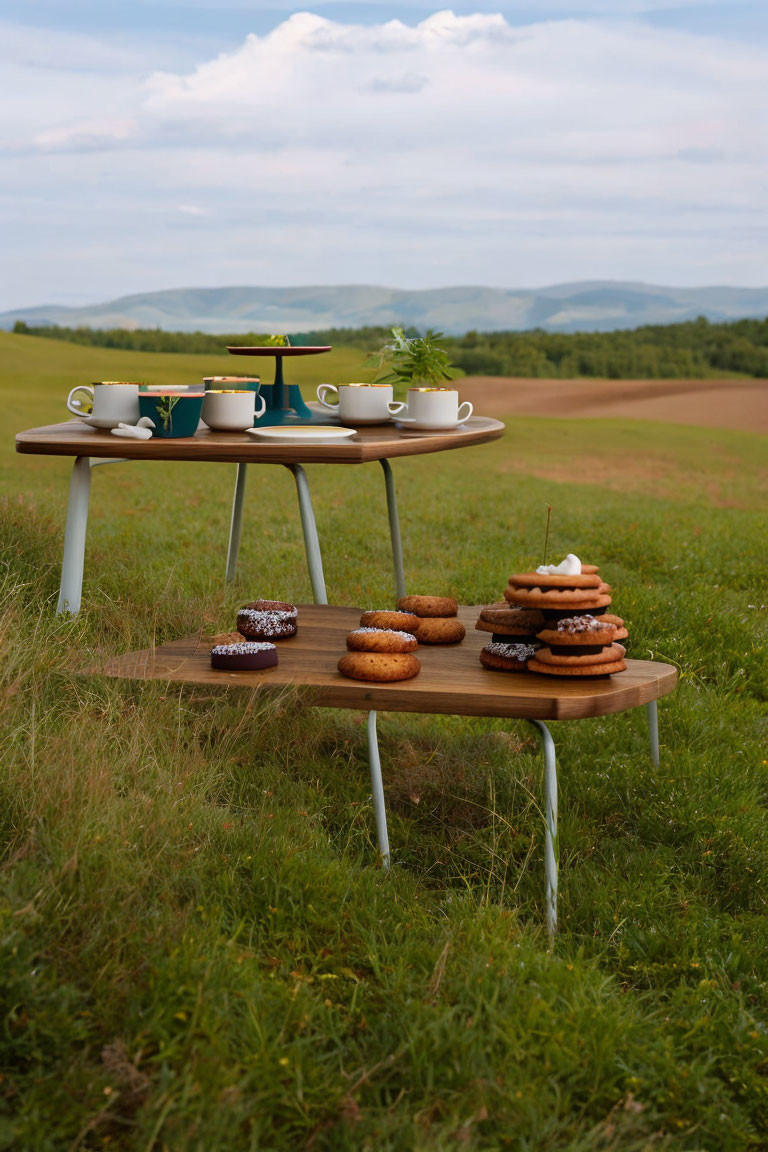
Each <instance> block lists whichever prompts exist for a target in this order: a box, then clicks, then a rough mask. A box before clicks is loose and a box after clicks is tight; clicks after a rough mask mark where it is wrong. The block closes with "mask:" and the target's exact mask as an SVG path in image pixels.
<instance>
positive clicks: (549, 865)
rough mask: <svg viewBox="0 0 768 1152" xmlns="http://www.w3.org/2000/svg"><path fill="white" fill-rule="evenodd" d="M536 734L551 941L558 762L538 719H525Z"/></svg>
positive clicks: (554, 916) (554, 914)
mask: <svg viewBox="0 0 768 1152" xmlns="http://www.w3.org/2000/svg"><path fill="white" fill-rule="evenodd" d="M527 723H528V724H533V726H534V727H535V728H537V729H538V732H539V742H540V744H541V750H542V752H543V753H544V803H545V808H546V818H545V824H544V868H545V870H546V874H547V931H548V932H549V935H550V938H553V937H554V935H555V932H556V931H557V865H558V861H559V856H560V854H559V850H558V842H557V760H556V758H555V742H554V740H553V739H552V734H551V733H550V731H549V729H548V728H547V726H546V724H544V723H543V722H542V721H541V720H528V721H527Z"/></svg>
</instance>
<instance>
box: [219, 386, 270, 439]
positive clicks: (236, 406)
mask: <svg viewBox="0 0 768 1152" xmlns="http://www.w3.org/2000/svg"><path fill="white" fill-rule="evenodd" d="M257 403H258V404H259V405H261V407H260V408H259V410H258V412H257V411H256V404H257ZM266 409H267V405H266V401H265V400H264V397H263V396H259V395H258V393H256V392H253V391H251V389H249V388H244V389H231V388H222V389H217V388H209V389H208V391H207V392H206V393H205V395H204V396H203V422H204V423H205V424H207V425H208V427H209V428H212V429H213V430H214V431H215V432H244V431H245V429H246V428H253V425H254V422H255V421H256V420H258V418H259V416H263V415H264V413H265V411H266Z"/></svg>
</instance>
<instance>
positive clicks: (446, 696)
mask: <svg viewBox="0 0 768 1152" xmlns="http://www.w3.org/2000/svg"><path fill="white" fill-rule="evenodd" d="M476 612H477V609H476V608H475V607H467V606H464V607H462V608H461V609H460V615H461V616H462V618H463V619H464V622H465V623H466V622H467V620H468V619H470V618H471V616H472V614H476ZM302 616H305V617H306V616H309V617H310V618H311V617H314V620H312V622H311V623H308V624H307V625H306V626H305V632H304V635H303V636H302V628H301V623H300V626H299V627H300V633H299V636H300V638H301V639H302V640H303V644H302V647H301V648H300V649H297V648H294V649H293V653H294V655H295V654H296V652H297V651H300V652H301V654H302V657H303V661H304V663H305V666H306V667H307V668H309V669H313V666H314V670H313V671H312V672H311V673H310V674H308V679H307V680H304V681H302V680H301V679H297V678H293V675H292V673H291V671H290V669H284V668H283V667H282V666H281V665H279V664H278V666H277V667H276V668H272V669H268V670H266V671H264V672H250V673H249V672H238V673H226V672H220V671H215V670H213V669H211V668H210V665H209V664H208V662H207V649H208V648H209V647H210V645H211V644H212V643H213V642H214V640H215V639H216V637H205V636H202V635H201V634H193V635H191V636H186V637H183V638H181V639H179V640H175V641H170V642H169V643H167V644H164V645H161V646H160V647H158V648H147V649H144V650H142V651H138V652H129V653H126V654H125V655H123V656H117V657H113V658H111V659H109V660H107V661H106V663H104V664H101V665H99V666H95V667H94V666H91V667H89V668H87V669H84V670H83V671H84V672H86V673H87V674H102V675H106V676H109V677H111V678H117V679H131V680H144V681H150V680H157V681H173V682H175V683H188V684H197V685H205V686H206V687H215V688H237V689H247V690H250V691H253V690H256V691H257V692H259V693H264V694H267V695H274V694H280V693H285V692H290V691H296V692H298V693H299V694H300V695H301V697H302V699H303V700H304V701H305V702H306V703H307V704H309V705H312V706H317V707H325V708H343V709H356V710H360V711H381V712H412V713H429V714H438V715H455V716H478V717H480V716H486V717H496V718H501V719H504V718H506V719H519V720H523V719H535V720H577V719H590V718H593V717H598V716H607V715H613V714H616V713H619V712H624V711H628V710H629V709H631V708H636V707H640V706H642V705H645V704H648V703H650V702H651V701H652V700H657V699H659V698H660V697H662V696H665V695H667V694H668V693H670V692H672V690H673V689H674V687H675V685H676V683H677V669H675V668H674V667H673V666H672V665H669V664H663V663H658V662H654V661H642V660H628V661H627V671H626V672H620V673H617V674H616V675H614V676H613V677H611V679H610V681H609V682H606V681H604V680H601V681H591V682H589V684H587V683H586V682H584V681H582V682H581V683H577V682H574V680H572V679H569V680H558V679H557V678H554V677H552V678H548V677H545V676H541V675H538V674H536V673H502V672H491V671H488V670H486V669H481V667H480V664H479V661H478V662H477V665H475V663H474V661H475V660H476V658H477V652H478V651H479V646H481V642H484V637H482V636H480V635H477V634H476V635H475V636H473V637H471V639H470V635H468V637H467V640H465V641H464V643H463V644H462V645H461V646H458V645H457V646H450V648H449V649H443V650H442V651H446V652H448V651H450V652H453V653H458V652H461V654H462V657H463V654H464V653H465V652H466V654H467V661H468V662H467V664H466V669H467V670H471V675H473V676H474V674H475V673H478V674H479V676H480V678H481V679H479V680H478V682H477V683H478V686H477V687H475V686H472V687H470V688H467V687H466V685H465V686H462V685H461V683H460V676H461V672H462V669H461V667H459V668H457V669H455V670H454V671H456V672H457V673H458V675H457V680H456V682H455V685H456V686H455V687H452V685H451V682H450V679H449V677H450V673H451V669H450V668H447V669H446V673H445V674H446V681H445V682H444V683H440V684H434V685H433V684H430V683H429V682H428V681H427V677H433V676H434V674H435V668H434V665H435V663H436V662H437V661H438V660H439V658H440V651H441V650H440V649H439V648H438V647H436V646H431V647H430V648H429V649H423V648H422V649H421V650H420V652H421V653H422V660H423V661H424V660H429V662H430V664H431V665H432V667H431V668H426V667H425V669H424V670H423V672H422V673H420V675H424V676H425V681H423V682H422V683H425V682H426V684H427V686H426V687H421V686H420V685H419V680H418V677H417V678H415V679H414V680H404V681H397V682H394V683H373V682H364V681H359V680H350V679H348V678H347V677H344V676H342V675H341V674H340V673H339V672H338V671H337V670H336V668H335V662H336V660H337V659H338V657H339V656H340V655H342V653H343V652H344V651H345V647H344V639H345V635H346V632H347V631H348V630H349V628H350V626H354V625H350V620H351V619H354V617H355V616H356V617H357V618H359V610H358V609H352V608H347V607H338V606H328V605H325V606H320V605H304V606H299V619H300V622H301V618H302ZM285 643H286V645H291V644H292V643H293V642H292V641H286V642H285ZM305 645H306V647H305ZM465 646H466V647H465ZM468 649H469V651H467V650H468ZM279 650H280V642H278V652H279ZM290 650H291V649H290V648H286V653H287V652H289V651H290ZM449 659H451V660H453V661H455V660H456V656H455V655H453V656H451V657H449ZM191 661H193V662H194V663H191ZM463 664H464V662H463V659H462V660H461V665H463ZM318 669H319V672H318ZM318 674H319V676H321V677H322V682H321V683H318V682H317V680H316V679H315V682H312V681H313V678H315V677H316V676H317V675H318ZM439 675H442V670H441V671H440V673H439ZM523 677H525V680H523ZM486 683H487V687H486ZM606 683H610V690H606V688H605V685H606ZM593 684H594V685H595V691H594V692H593V693H590V692H589V688H590V687H592V685H593ZM524 685H525V687H526V688H527V689H529V690H531V689H535V691H531V692H530V694H527V693H522V694H516V692H515V689H516V686H517V687H519V688H521V689H522V688H523V686H524ZM559 689H560V691H559Z"/></svg>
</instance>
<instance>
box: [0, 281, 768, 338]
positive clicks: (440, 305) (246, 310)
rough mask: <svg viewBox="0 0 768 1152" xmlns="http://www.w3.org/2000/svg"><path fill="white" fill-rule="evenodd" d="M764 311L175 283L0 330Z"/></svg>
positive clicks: (1, 324)
mask: <svg viewBox="0 0 768 1152" xmlns="http://www.w3.org/2000/svg"><path fill="white" fill-rule="evenodd" d="M766 315H768V288H728V287H712V288H663V287H658V286H654V285H650V284H636V283H622V282H619V281H580V282H578V283H574V284H557V285H554V286H552V287H549V288H537V289H505V288H483V287H472V286H468V287H455V288H436V289H427V290H423V291H402V290H399V289H395V288H383V287H376V286H372V285H341V286H337V287H299V288H269V287H232V288H178V289H169V290H167V291H163V292H147V293H142V294H139V295H135V296H123V297H121V298H120V299H117V300H111V301H107V302H105V303H102V304H93V305H89V306H86V307H80V308H67V307H63V306H61V305H56V304H51V305H42V306H37V307H29V308H16V309H13V310H12V311H10V312H5V313H1V314H0V328H6V329H10V328H12V327H13V325H14V323H15V322H16V321H17V320H24V321H26V322H27V323H29V324H46V323H49V324H60V325H64V326H67V327H76V326H79V325H86V326H88V327H93V328H163V329H169V330H172V331H183V332H191V331H202V332H247V331H267V332H280V331H289V332H297V331H306V330H309V329H317V328H332V327H345V328H357V327H362V326H365V325H390V324H396V323H404V324H410V325H415V326H416V327H418V328H420V329H425V328H438V329H440V330H442V331H444V332H451V333H463V332H467V331H469V330H471V329H480V330H482V331H484V332H496V331H503V330H523V329H530V328H543V329H545V330H547V331H551V332H586V331H605V332H608V331H613V330H615V329H619V328H637V327H640V326H641V325H644V324H671V323H675V322H680V321H684V320H691V319H695V318H696V317H697V316H706V317H707V319H709V320H712V321H718V320H733V319H739V318H741V317H746V316H766Z"/></svg>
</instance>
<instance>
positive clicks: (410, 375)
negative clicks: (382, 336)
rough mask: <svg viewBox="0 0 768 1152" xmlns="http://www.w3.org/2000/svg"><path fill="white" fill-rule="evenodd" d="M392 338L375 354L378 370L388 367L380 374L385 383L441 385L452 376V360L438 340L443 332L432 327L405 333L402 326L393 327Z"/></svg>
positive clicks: (382, 381) (441, 337)
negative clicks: (417, 334) (416, 332)
mask: <svg viewBox="0 0 768 1152" xmlns="http://www.w3.org/2000/svg"><path fill="white" fill-rule="evenodd" d="M392 337H393V338H392V340H391V341H389V342H388V343H387V344H384V345H383V346H382V347H381V348H380V349H379V351H378V352H376V353H375V354H374V360H375V362H376V363H377V364H378V370H379V372H381V371H382V370H383V369H385V368H388V369H389V371H387V372H385V373H384V375H382V376H381V377H379V376H378V373H377V379H380V381H381V383H382V384H431V385H438V384H441V383H442V382H443V381H444V380H451V379H453V376H454V372H453V370H452V366H451V360H450V357H449V355H448V353H447V352H446V351H445V349H444V348H440V347H439V345H438V341H439V340H442V339H443V333H442V332H435V331H434V329H432V328H430V329H428V331H427V332H426V333H425V335H424V336H413V337H411V336H406V335H405V332H404V331H403V329H402V328H393V329H392Z"/></svg>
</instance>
